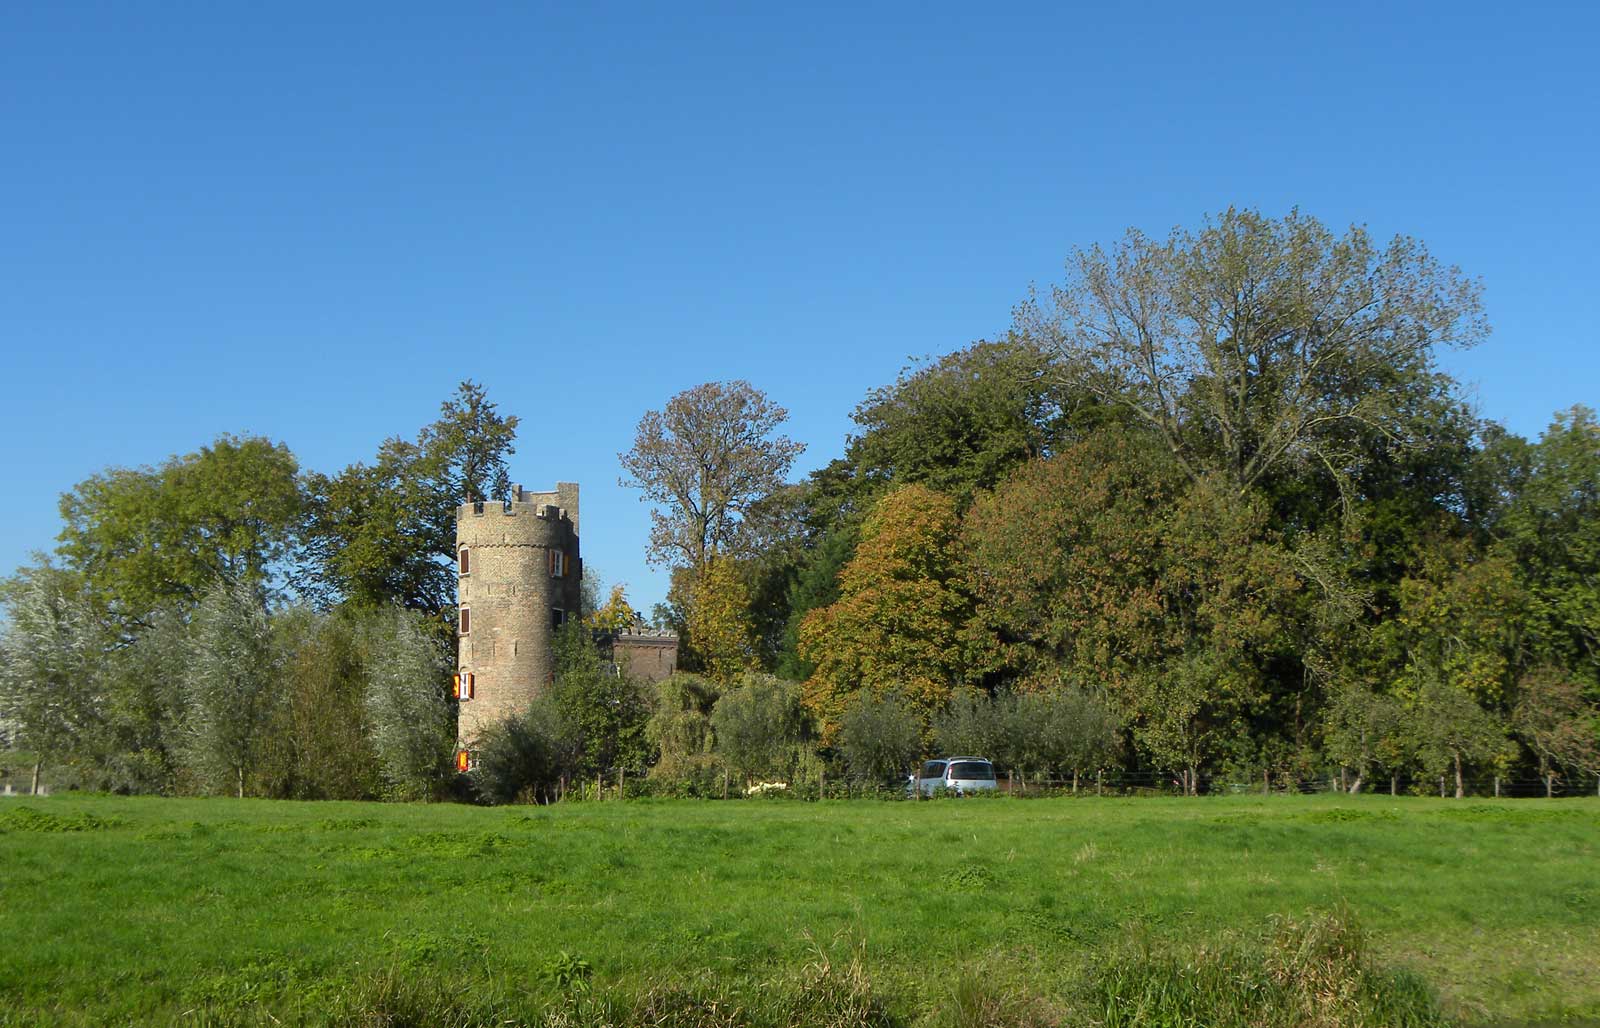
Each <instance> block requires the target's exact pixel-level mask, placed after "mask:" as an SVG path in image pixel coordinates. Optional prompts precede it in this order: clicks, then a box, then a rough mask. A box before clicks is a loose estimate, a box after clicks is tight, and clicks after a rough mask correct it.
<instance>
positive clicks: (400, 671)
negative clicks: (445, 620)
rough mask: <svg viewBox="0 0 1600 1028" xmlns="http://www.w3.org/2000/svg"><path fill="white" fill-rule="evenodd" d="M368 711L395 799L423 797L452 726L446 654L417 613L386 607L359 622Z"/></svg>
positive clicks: (443, 767)
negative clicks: (361, 625)
mask: <svg viewBox="0 0 1600 1028" xmlns="http://www.w3.org/2000/svg"><path fill="white" fill-rule="evenodd" d="M361 648H362V651H363V663H364V665H365V667H366V679H367V680H366V703H367V717H368V720H369V722H370V723H371V726H372V727H371V731H372V747H373V749H374V750H375V751H376V753H377V755H378V764H379V769H380V773H381V774H382V776H383V780H384V784H385V786H386V787H387V788H388V790H389V793H390V795H391V796H392V797H393V798H395V799H426V798H427V797H428V796H429V795H430V793H431V792H432V790H433V787H434V786H435V785H437V784H438V783H439V782H440V781H441V780H442V778H443V777H444V774H445V773H446V771H447V769H448V768H449V764H450V753H451V748H452V746H453V744H454V729H455V725H454V723H453V719H452V718H451V716H450V715H451V711H450V701H449V699H448V698H447V696H446V694H445V675H446V674H447V672H448V669H449V667H450V663H451V662H450V657H449V654H448V653H447V652H446V651H445V648H444V647H443V646H442V645H441V642H440V639H439V638H438V635H437V633H431V632H429V631H428V625H427V623H426V621H425V618H424V616H423V615H422V614H420V613H417V612H415V611H406V610H401V609H400V608H398V607H390V608H388V609H385V610H380V611H376V612H374V613H373V614H372V615H371V616H370V617H369V618H367V619H366V620H365V621H364V623H363V627H362V639H361Z"/></svg>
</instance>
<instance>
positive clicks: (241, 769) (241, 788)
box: [235, 767, 244, 800]
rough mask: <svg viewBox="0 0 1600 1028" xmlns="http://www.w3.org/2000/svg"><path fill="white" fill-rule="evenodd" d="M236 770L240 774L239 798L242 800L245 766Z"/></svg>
mask: <svg viewBox="0 0 1600 1028" xmlns="http://www.w3.org/2000/svg"><path fill="white" fill-rule="evenodd" d="M235 771H236V772H237V773H238V775H239V798H240V799H241V800H242V799H244V768H242V767H240V768H235Z"/></svg>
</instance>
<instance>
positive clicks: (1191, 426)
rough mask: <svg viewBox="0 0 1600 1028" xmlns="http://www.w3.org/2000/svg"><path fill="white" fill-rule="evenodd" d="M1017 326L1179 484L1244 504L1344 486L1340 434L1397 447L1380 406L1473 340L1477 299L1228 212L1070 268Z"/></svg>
mask: <svg viewBox="0 0 1600 1028" xmlns="http://www.w3.org/2000/svg"><path fill="white" fill-rule="evenodd" d="M1067 270H1068V277H1067V281H1066V282H1065V284H1063V285H1061V286H1059V287H1057V288H1055V289H1053V290H1051V291H1050V292H1049V293H1048V295H1035V296H1033V297H1032V298H1030V299H1029V300H1028V301H1027V302H1026V303H1024V304H1023V305H1022V306H1021V308H1020V309H1019V311H1018V322H1019V329H1020V330H1021V331H1022V332H1023V333H1024V334H1025V335H1027V336H1028V337H1029V338H1032V339H1034V340H1036V341H1037V342H1038V343H1039V344H1040V345H1043V346H1051V347H1054V348H1056V349H1057V350H1058V351H1059V353H1060V355H1061V356H1062V358H1063V360H1064V365H1065V367H1066V369H1067V371H1068V373H1069V374H1070V375H1071V376H1072V380H1073V381H1074V382H1075V383H1077V384H1079V385H1080V386H1082V387H1083V388H1085V389H1088V390H1090V391H1091V392H1092V393H1093V394H1095V395H1097V396H1099V397H1101V398H1102V399H1103V400H1104V401H1105V402H1106V403H1108V404H1114V405H1118V406H1120V407H1122V408H1124V409H1125V410H1127V411H1128V412H1129V413H1130V414H1131V415H1132V416H1134V417H1136V418H1137V419H1139V420H1140V421H1141V422H1143V423H1144V424H1146V425H1147V426H1149V428H1150V429H1151V431H1153V432H1154V433H1156V435H1157V436H1158V437H1159V438H1160V439H1161V441H1162V443H1163V445H1164V446H1165V448H1166V449H1167V450H1168V452H1169V453H1170V454H1171V455H1172V458H1173V460H1174V461H1175V462H1176V463H1177V464H1178V466H1179V467H1180V468H1182V469H1183V471H1184V472H1185V473H1186V474H1187V475H1188V476H1189V477H1190V478H1192V479H1194V480H1199V479H1201V478H1204V477H1206V476H1211V475H1215V476H1220V477H1221V479H1222V480H1223V481H1224V482H1225V483H1227V486H1228V487H1229V488H1231V489H1232V490H1233V491H1234V492H1235V493H1238V494H1243V493H1244V492H1245V491H1246V490H1248V489H1250V488H1251V487H1252V486H1254V485H1255V484H1256V483H1258V482H1260V481H1261V480H1262V479H1263V478H1264V477H1265V476H1267V475H1269V474H1271V473H1273V472H1274V471H1275V470H1278V469H1280V468H1283V467H1285V466H1301V467H1306V466H1309V467H1312V468H1314V469H1317V470H1320V471H1323V472H1326V473H1327V474H1329V475H1330V477H1332V478H1334V479H1336V480H1339V481H1341V482H1344V481H1345V480H1347V479H1348V478H1349V477H1350V475H1351V474H1352V472H1353V471H1354V470H1355V468H1356V467H1358V466H1359V464H1360V462H1361V460H1362V453H1361V452H1360V449H1359V448H1358V447H1356V446H1353V445H1352V440H1351V433H1352V432H1354V431H1357V430H1359V429H1361V428H1363V427H1372V428H1376V429H1377V430H1379V431H1381V432H1384V433H1388V434H1397V433H1399V432H1402V431H1404V429H1405V427H1406V419H1405V418H1404V417H1403V416H1400V411H1398V410H1397V405H1396V403H1395V402H1394V401H1395V398H1396V397H1397V396H1399V395H1403V394H1405V393H1406V392H1407V391H1408V390H1409V389H1410V388H1411V387H1412V386H1413V385H1414V384H1415V383H1417V382H1421V381H1424V380H1426V378H1427V376H1429V375H1430V374H1431V369H1432V359H1433V355H1434V352H1435V350H1436V349H1437V348H1438V347H1440V346H1470V345H1472V344H1473V343H1476V342H1477V341H1478V340H1480V339H1482V338H1483V337H1484V335H1485V334H1486V333H1487V327H1486V323H1485V321H1484V319H1483V316H1482V306H1481V301H1480V295H1479V294H1480V288H1479V286H1478V284H1477V283H1476V282H1475V281H1473V280H1470V279H1468V278H1466V277H1465V276H1463V275H1462V274H1461V273H1460V271H1459V270H1458V269H1456V268H1453V267H1446V266H1444V265H1442V264H1440V262H1439V261H1437V260H1436V259H1435V258H1434V257H1433V256H1432V255H1431V254H1429V252H1428V251H1427V249H1426V248H1425V247H1424V246H1423V245H1422V244H1421V243H1419V242H1417V241H1416V240H1414V239H1409V238H1406V237H1397V238H1395V239H1394V240H1392V241H1391V242H1389V243H1388V244H1387V245H1382V246H1380V245H1379V244H1378V243H1376V242H1375V241H1374V240H1373V239H1372V238H1371V236H1370V235H1369V234H1368V233H1367V231H1366V229H1364V228H1361V227H1359V226H1358V227H1353V228H1351V229H1349V230H1348V231H1347V232H1345V233H1344V234H1343V235H1338V236H1336V235H1335V234H1334V233H1333V232H1331V231H1329V230H1328V229H1327V228H1326V227H1325V226H1324V225H1322V223H1321V222H1319V221H1317V220H1316V219H1315V218H1311V217H1308V216H1306V215H1303V214H1301V213H1299V212H1298V211H1294V212H1291V213H1290V214H1288V215H1287V216H1286V217H1283V218H1280V219H1272V218H1268V217H1266V216H1264V215H1262V214H1260V213H1259V212H1256V211H1251V210H1238V209H1234V208H1229V209H1228V210H1227V211H1225V212H1223V213H1222V214H1221V215H1219V216H1217V217H1216V218H1214V219H1211V220H1208V221H1207V222H1206V223H1205V224H1204V225H1202V226H1201V228H1200V229H1199V230H1197V231H1191V230H1187V229H1181V228H1180V229H1174V230H1173V232H1172V233H1171V234H1170V235H1169V236H1168V237H1167V239H1165V240H1164V241H1163V240H1157V239H1153V238H1151V237H1149V236H1146V235H1144V234H1143V233H1141V232H1138V231H1137V230H1130V231H1129V232H1128V234H1127V235H1126V236H1125V237H1124V238H1123V240H1122V241H1121V243H1119V244H1118V245H1116V246H1114V247H1112V248H1111V249H1110V250H1107V249H1104V248H1102V247H1099V246H1095V247H1091V248H1089V249H1086V250H1079V251H1077V252H1075V253H1074V254H1073V256H1072V258H1071V260H1070V261H1069V262H1068V268H1067Z"/></svg>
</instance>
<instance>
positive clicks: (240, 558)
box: [57, 436, 304, 631]
mask: <svg viewBox="0 0 1600 1028" xmlns="http://www.w3.org/2000/svg"><path fill="white" fill-rule="evenodd" d="M298 470H299V469H298V466H297V464H296V462H295V458H294V456H293V455H292V454H291V453H290V452H289V450H288V448H287V447H285V446H283V445H282V444H281V443H273V442H271V441H269V440H266V439H261V438H238V437H234V436H222V437H220V438H219V439H217V441H216V442H214V443H212V444H211V445H210V446H205V447H202V448H201V449H200V450H199V451H197V452H195V453H191V454H187V455H185V456H182V457H173V458H171V459H170V460H167V461H166V462H164V463H162V464H160V465H158V466H156V467H150V468H137V469H130V468H114V469H112V470H109V471H105V472H102V473H101V474H98V475H95V476H94V477H92V478H89V479H86V480H84V481H82V482H80V483H78V484H77V485H76V486H74V487H73V489H72V491H71V492H69V493H66V494H65V495H63V496H62V497H61V517H62V521H63V522H64V525H63V527H62V530H61V535H60V546H59V547H58V548H57V552H58V554H59V555H60V557H61V560H62V563H63V564H64V566H66V567H67V568H69V569H71V570H73V571H76V572H78V573H79V574H80V575H82V576H83V580H84V582H85V583H86V585H87V587H88V588H89V589H90V591H91V593H92V594H93V596H94V598H95V600H96V602H97V604H98V605H99V606H101V607H102V608H103V609H105V610H106V611H107V612H109V613H110V615H111V616H112V617H113V618H114V619H115V620H116V621H118V622H119V623H121V624H122V625H124V626H125V627H126V628H127V629H128V630H129V631H137V630H138V628H139V627H140V626H142V625H144V624H145V623H146V622H147V621H148V620H149V619H150V618H151V617H152V616H153V612H155V611H157V610H159V609H161V608H163V607H165V606H167V605H169V604H178V605H180V606H183V607H189V608H192V607H194V606H195V605H197V604H198V603H199V602H200V600H201V598H202V597H203V596H205V595H206V593H207V592H208V591H209V590H210V589H211V587H212V586H213V584H214V583H216V582H217V581H224V582H243V583H245V584H247V585H250V586H261V585H263V584H264V583H266V582H268V580H269V576H270V575H271V573H272V571H273V570H274V568H275V566H276V565H277V563H278V561H280V560H281V559H282V558H283V557H284V556H285V555H286V554H287V552H288V549H289V547H290V545H291V543H292V540H293V537H294V532H295V530H296V528H297V527H298V525H299V524H300V520H301V514H302V511H303V509H304V501H303V498H302V494H301V491H300V485H299V482H298V480H297V477H296V474H297V472H298Z"/></svg>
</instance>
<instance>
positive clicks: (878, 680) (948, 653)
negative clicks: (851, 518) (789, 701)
mask: <svg viewBox="0 0 1600 1028" xmlns="http://www.w3.org/2000/svg"><path fill="white" fill-rule="evenodd" d="M958 527H959V522H958V521H957V517H956V506H955V501H954V500H953V499H952V498H950V497H949V496H946V495H944V494H942V493H938V492H935V491H933V490H932V489H929V488H928V487H927V486H922V485H908V486H904V487H902V488H899V489H896V490H894V491H893V492H891V493H889V494H888V495H886V496H885V497H884V498H883V499H882V500H880V501H879V502H878V503H877V505H876V506H875V507H874V508H873V510H872V513H871V514H869V515H868V516H867V519H866V521H865V522H864V523H863V524H862V527H861V543H860V545H859V546H857V548H856V553H855V556H854V557H853V558H852V559H851V560H850V562H849V563H848V564H847V565H845V567H844V569H843V571H841V572H840V574H839V599H838V601H837V602H835V603H833V604H831V605H829V606H827V607H820V608H818V609H816V610H813V611H812V612H811V613H810V614H808V615H807V616H806V617H805V619H804V620H803V621H802V622H801V625H800V655H801V656H802V657H803V658H804V659H805V660H807V661H810V662H811V663H812V664H813V665H814V666H815V669H816V670H815V671H814V672H813V674H812V676H811V678H810V679H809V680H808V681H807V683H806V702H807V704H808V706H810V708H811V709H812V711H813V712H814V713H815V714H816V715H817V716H818V717H819V719H820V720H821V721H822V723H823V727H824V733H825V737H831V735H832V733H833V732H834V731H836V730H837V727H838V724H839V719H840V717H841V716H842V715H843V713H844V710H845V707H846V706H848V704H849V701H850V698H851V696H852V695H853V694H854V693H855V692H857V691H858V690H866V691H869V692H886V691H891V690H898V691H900V692H902V693H903V694H904V695H905V697H906V698H907V699H908V700H909V701H911V702H912V703H913V704H915V705H916V706H917V708H918V710H919V711H920V712H921V716H922V717H923V719H924V721H926V720H927V719H928V718H931V717H932V716H933V715H934V714H935V713H936V712H937V711H938V710H939V709H940V708H942V707H943V706H944V704H945V702H946V701H947V700H948V699H949V697H950V694H951V691H952V690H953V689H954V688H955V687H956V686H957V685H960V684H962V683H963V682H966V681H967V680H968V679H969V677H970V666H969V664H968V662H967V660H966V659H965V654H964V648H963V632H964V629H965V627H966V624H967V621H968V620H969V618H970V617H971V614H972V602H971V599H970V597H969V595H968V593H967V591H966V586H965V583H964V582H963V581H962V577H961V561H960V556H959V553H958V551H957V530H958Z"/></svg>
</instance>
